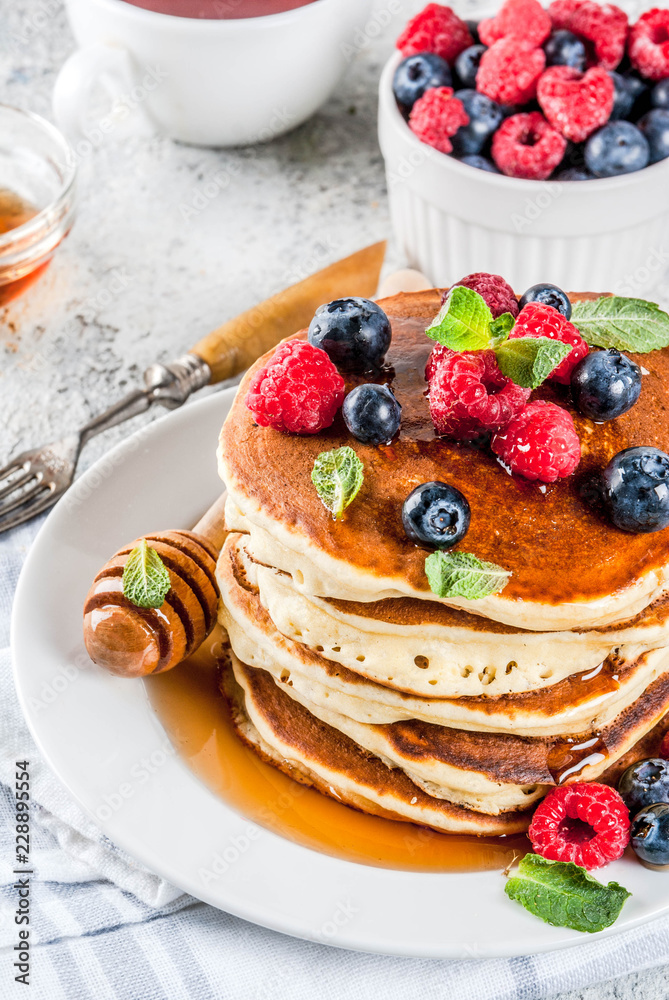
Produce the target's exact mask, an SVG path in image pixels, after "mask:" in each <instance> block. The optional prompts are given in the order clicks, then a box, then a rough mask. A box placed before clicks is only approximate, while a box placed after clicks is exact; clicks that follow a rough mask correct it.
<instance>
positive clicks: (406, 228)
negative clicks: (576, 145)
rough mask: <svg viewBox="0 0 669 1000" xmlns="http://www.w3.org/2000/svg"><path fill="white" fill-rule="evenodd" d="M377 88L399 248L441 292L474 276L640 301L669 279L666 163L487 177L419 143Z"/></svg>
mask: <svg viewBox="0 0 669 1000" xmlns="http://www.w3.org/2000/svg"><path fill="white" fill-rule="evenodd" d="M401 58H402V56H401V55H400V53H395V54H394V55H393V56H392V57H391V58H390V60H389V61H388V63H387V64H386V66H385V68H384V71H383V74H382V76H381V82H380V87H379V142H380V145H381V151H382V153H383V156H384V159H385V164H386V175H387V181H388V196H389V199H390V211H391V216H392V222H393V228H394V231H395V238H396V240H397V242H398V243H399V246H400V248H401V250H402V251H403V252H404V253H405V254H406V256H407V258H408V261H409V264H410V265H411V266H412V267H415V268H418V270H420V271H423V272H424V274H426V275H427V276H428V278H430V280H431V281H433V282H434V284H435V285H437V286H440V287H442V286H447V285H450V284H452V283H453V282H454V281H457V280H458V278H461V277H463V275H465V274H470V273H472V272H474V271H488V272H490V273H492V274H501V275H503V276H504V277H505V278H506V280H507V281H508V282H510V284H511V285H512V286H513V288H514V289H515V290H516V291H518V292H522V291H523V290H524V289H526V288H528V287H529V286H530V285H533V284H535V283H536V282H538V281H551V282H553V283H554V284H557V285H559V286H560V287H562V288H565V289H569V290H584V291H594V292H598V291H613V292H616V293H617V294H619V295H638V296H643V294H644V293H645V292H647V291H648V290H649V289H651V288H652V287H653V286H654V285H655V284H656V283H657V281H658V280H659V279H660V278H661V277H662V275H663V273H665V272H666V271H667V269H669V159H667V160H663V161H661V162H660V163H656V164H654V165H653V166H650V167H646V169H645V170H639V171H638V172H636V173H633V174H626V175H625V176H622V177H611V178H606V179H599V180H592V181H571V182H557V181H550V180H548V181H526V180H518V179H516V178H513V177H504V176H502V175H499V174H493V173H487V172H486V171H484V170H478V169H476V168H474V167H469V166H467V165H466V164H464V163H460V162H459V161H458V160H456V159H454V158H453V157H451V156H447V155H445V154H444V153H440V152H438V150H436V149H433V148H432V147H430V146H427V145H425V144H424V143H422V142H420V140H419V139H417V138H416V136H415V135H414V134H413V132H412V131H411V130H410V128H409V127H408V125H407V123H406V122H405V120H404V118H403V117H402V115H401V114H400V112H399V110H398V108H397V104H396V102H395V98H394V96H393V92H392V80H393V74H394V72H395V69H396V68H397V66H398V64H399V63H400V61H401Z"/></svg>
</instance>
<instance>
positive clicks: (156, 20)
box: [53, 0, 371, 146]
mask: <svg viewBox="0 0 669 1000" xmlns="http://www.w3.org/2000/svg"><path fill="white" fill-rule="evenodd" d="M370 3H371V0H314V2H313V3H309V4H307V5H306V6H304V7H298V8H296V9H294V10H289V11H285V12H284V13H279V14H271V15H268V16H265V17H252V18H241V19H233V20H205V19H200V18H186V17H173V16H171V15H168V14H159V13H155V12H154V11H149V10H144V9H143V8H140V7H134V6H133V5H132V4H130V3H125V2H124V0H66V5H67V12H68V16H69V19H70V24H71V26H72V30H73V32H74V35H75V38H76V40H77V43H78V45H79V46H80V48H79V50H78V51H77V52H75V53H74V55H73V56H71V57H70V59H68V60H67V62H66V63H65V65H64V66H63V67H62V69H61V71H60V73H59V75H58V79H57V81H56V86H55V89H54V96H53V103H54V112H55V116H56V120H57V121H58V123H59V125H60V127H61V129H62V130H63V131H64V132H65V133H66V135H68V136H69V137H70V138H72V139H73V140H76V139H79V138H86V137H87V135H88V134H89V133H90V132H91V130H92V127H91V99H92V95H93V94H94V93H95V91H96V89H97V88H99V87H102V88H103V89H104V90H105V91H106V92H107V94H108V96H109V98H110V102H111V104H112V106H114V105H115V106H116V113H117V117H118V111H119V108H121V109H122V108H125V109H126V112H125V113H126V114H127V109H128V107H129V108H130V109H132V110H137V109H139V110H140V111H141V114H142V115H143V116H144V117H145V118H146V119H147V120H148V121H149V122H150V123H151V124H152V126H153V127H154V128H155V129H157V130H158V131H159V132H162V133H164V134H166V135H168V136H171V137H172V138H173V139H178V140H181V141H182V142H187V143H192V144H194V145H201V146H236V145H245V144H248V143H255V142H264V141H267V140H268V139H272V138H274V137H276V136H278V135H281V134H282V133H283V132H287V131H289V130H290V129H293V128H295V127H296V126H297V125H300V124H301V123H302V122H303V121H306V119H307V118H309V117H310V116H311V115H312V114H313V113H314V112H315V111H316V110H317V109H318V108H319V107H320V106H321V105H322V104H323V103H324V102H325V101H326V100H327V99H328V97H329V96H330V94H331V93H332V91H333V90H334V88H335V86H336V84H337V82H338V80H339V79H340V77H341V76H342V75H343V73H344V70H345V69H346V66H347V64H348V61H349V60H350V58H351V56H352V54H354V52H355V38H356V37H358V38H359V37H360V34H359V33H360V31H363V26H364V23H365V20H366V16H367V13H368V10H369V6H370ZM113 114H114V112H113V111H112V117H111V119H110V118H109V116H104V115H103V116H101V117H99V118H98V119H97V120H94V121H93V128H95V127H97V128H99V129H101V130H102V131H103V132H104V131H111V129H112V128H113V127H114V126H113V124H112V125H111V126H110V124H109V123H110V121H111V122H113V120H114V119H113Z"/></svg>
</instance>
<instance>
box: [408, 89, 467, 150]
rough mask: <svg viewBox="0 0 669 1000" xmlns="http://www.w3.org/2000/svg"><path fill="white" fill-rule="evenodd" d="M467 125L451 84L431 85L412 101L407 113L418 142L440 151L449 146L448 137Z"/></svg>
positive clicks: (463, 111) (465, 117)
mask: <svg viewBox="0 0 669 1000" xmlns="http://www.w3.org/2000/svg"><path fill="white" fill-rule="evenodd" d="M468 124H469V115H468V114H467V112H466V111H465V109H464V107H463V104H462V101H458V100H457V98H454V97H453V89H452V87H432V88H431V89H430V90H426V91H425V93H424V94H423V96H422V97H421V98H419V100H417V101H416V103H415V104H414V106H413V108H412V109H411V114H410V116H409V128H410V129H411V131H412V132H413V133H414V135H417V136H418V138H419V139H420V140H421V142H426V143H427V144H428V146H434V148H435V149H438V150H439V151H440V152H441V153H450V151H451V150H452V149H453V144H452V143H451V140H450V138H449V137H450V136H452V135H455V133H456V132H457V131H458V129H459V128H460V126H461V125H468Z"/></svg>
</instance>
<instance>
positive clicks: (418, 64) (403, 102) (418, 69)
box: [393, 52, 451, 114]
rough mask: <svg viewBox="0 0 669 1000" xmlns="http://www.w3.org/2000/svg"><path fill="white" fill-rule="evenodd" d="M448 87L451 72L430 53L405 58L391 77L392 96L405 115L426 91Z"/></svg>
mask: <svg viewBox="0 0 669 1000" xmlns="http://www.w3.org/2000/svg"><path fill="white" fill-rule="evenodd" d="M450 86H451V70H450V67H449V65H448V63H447V62H446V60H445V59H442V58H441V56H435V55H433V54H432V53H431V52H421V53H420V54H419V55H417V56H407V58H406V59H403V60H402V62H401V63H400V64H399V66H398V67H397V69H396V70H395V75H394V77H393V94H394V95H395V100H396V101H397V103H398V104H399V106H400V109H401V110H402V111H403V112H404V113H405V114H406V113H408V112H409V111H411V109H412V107H413V106H414V104H415V103H416V101H417V100H418V98H419V97H422V96H423V94H424V93H425V91H426V90H429V89H430V88H431V87H450Z"/></svg>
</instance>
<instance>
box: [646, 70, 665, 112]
mask: <svg viewBox="0 0 669 1000" xmlns="http://www.w3.org/2000/svg"><path fill="white" fill-rule="evenodd" d="M650 103H651V104H652V105H653V107H654V108H669V76H668V77H666V78H665V79H664V80H660V82H659V83H656V84H655V86H654V87H653V89H652V90H651V92H650Z"/></svg>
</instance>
